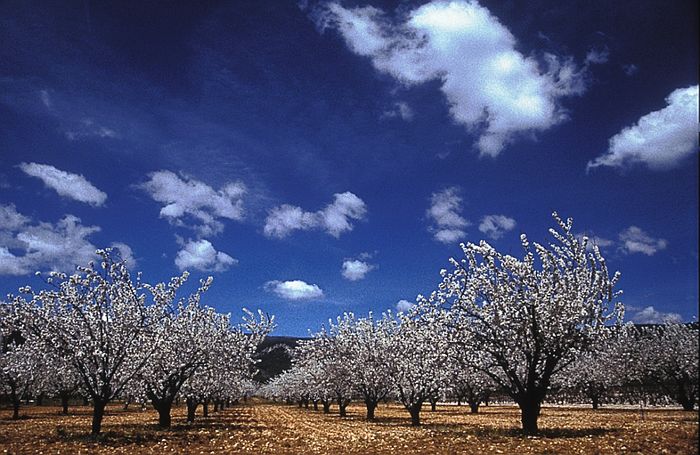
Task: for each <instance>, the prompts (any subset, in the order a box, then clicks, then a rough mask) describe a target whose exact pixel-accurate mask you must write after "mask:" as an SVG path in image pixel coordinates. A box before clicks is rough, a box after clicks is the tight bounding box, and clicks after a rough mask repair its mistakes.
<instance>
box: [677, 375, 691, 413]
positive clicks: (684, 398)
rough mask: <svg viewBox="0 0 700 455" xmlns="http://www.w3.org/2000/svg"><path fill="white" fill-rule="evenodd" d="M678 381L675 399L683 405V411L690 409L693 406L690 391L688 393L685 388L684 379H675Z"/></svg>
mask: <svg viewBox="0 0 700 455" xmlns="http://www.w3.org/2000/svg"><path fill="white" fill-rule="evenodd" d="M677 383H678V393H677V394H676V401H678V403H679V404H680V405H681V406H683V410H684V411H692V410H693V408H694V407H695V399H694V398H693V396H692V393H688V392H687V391H686V388H685V383H684V381H677Z"/></svg>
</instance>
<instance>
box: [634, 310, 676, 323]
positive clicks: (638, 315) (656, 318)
mask: <svg viewBox="0 0 700 455" xmlns="http://www.w3.org/2000/svg"><path fill="white" fill-rule="evenodd" d="M632 322H634V323H636V324H666V323H679V322H683V318H682V317H681V315H680V314H678V313H664V312H663V311H657V310H656V309H654V307H653V306H648V307H646V308H644V309H642V310H639V311H636V312H635V314H634V315H633V316H632Z"/></svg>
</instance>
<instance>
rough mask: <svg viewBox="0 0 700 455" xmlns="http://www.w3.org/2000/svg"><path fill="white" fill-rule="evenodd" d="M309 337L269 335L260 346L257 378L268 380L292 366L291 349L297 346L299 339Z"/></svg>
mask: <svg viewBox="0 0 700 455" xmlns="http://www.w3.org/2000/svg"><path fill="white" fill-rule="evenodd" d="M307 339H308V338H297V337H282V336H268V337H266V338H265V341H263V342H262V343H261V344H260V346H259V347H258V358H259V359H260V363H259V364H258V370H259V372H258V374H257V375H256V376H255V380H256V381H259V382H267V381H268V380H269V379H270V378H272V377H274V376H277V375H278V374H280V373H281V372H283V371H285V370H287V369H289V368H290V367H291V366H292V358H291V356H290V351H291V350H292V349H294V348H295V347H296V346H297V343H298V342H299V340H307Z"/></svg>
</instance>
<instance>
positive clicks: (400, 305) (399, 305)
mask: <svg viewBox="0 0 700 455" xmlns="http://www.w3.org/2000/svg"><path fill="white" fill-rule="evenodd" d="M414 305H415V304H414V303H413V302H409V301H408V300H404V299H401V300H399V301H398V302H396V311H403V312H404V313H405V312H406V311H408V310H410V309H411V308H413V306H414Z"/></svg>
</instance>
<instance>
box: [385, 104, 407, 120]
mask: <svg viewBox="0 0 700 455" xmlns="http://www.w3.org/2000/svg"><path fill="white" fill-rule="evenodd" d="M413 115H414V114H413V109H411V106H409V105H408V104H407V103H405V102H403V101H398V102H396V103H394V105H393V106H392V107H391V109H387V110H386V111H384V112H383V113H382V118H396V117H398V118H401V119H403V120H405V121H407V122H410V121H411V120H413Z"/></svg>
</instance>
